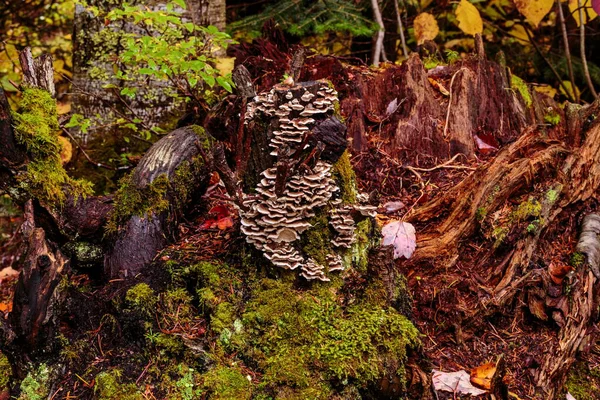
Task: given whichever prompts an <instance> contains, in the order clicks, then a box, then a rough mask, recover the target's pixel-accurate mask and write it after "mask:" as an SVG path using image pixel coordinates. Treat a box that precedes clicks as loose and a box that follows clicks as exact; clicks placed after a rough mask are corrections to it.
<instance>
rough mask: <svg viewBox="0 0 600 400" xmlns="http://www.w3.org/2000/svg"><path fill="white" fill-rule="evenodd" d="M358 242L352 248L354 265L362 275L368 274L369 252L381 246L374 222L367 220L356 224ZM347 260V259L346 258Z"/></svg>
mask: <svg viewBox="0 0 600 400" xmlns="http://www.w3.org/2000/svg"><path fill="white" fill-rule="evenodd" d="M354 235H355V237H356V241H355V242H354V244H353V245H352V247H351V248H350V253H349V254H350V256H351V260H352V265H353V266H354V267H355V268H356V269H357V270H358V271H359V272H362V273H366V272H367V266H368V264H369V251H370V250H371V249H373V248H376V247H377V246H378V245H379V241H380V237H379V234H378V233H375V232H374V231H373V221H372V220H371V219H365V220H362V221H360V222H359V223H357V224H356V230H355V231H354ZM346 258H347V257H346Z"/></svg>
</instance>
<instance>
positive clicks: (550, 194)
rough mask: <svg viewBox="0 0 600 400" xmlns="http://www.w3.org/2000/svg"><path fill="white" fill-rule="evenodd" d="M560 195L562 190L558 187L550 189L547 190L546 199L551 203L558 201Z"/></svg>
mask: <svg viewBox="0 0 600 400" xmlns="http://www.w3.org/2000/svg"><path fill="white" fill-rule="evenodd" d="M559 196H560V192H559V191H558V190H556V189H548V191H547V192H546V201H547V202H548V203H550V204H554V203H556V200H558V197H559Z"/></svg>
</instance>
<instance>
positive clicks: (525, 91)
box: [510, 74, 533, 107]
mask: <svg viewBox="0 0 600 400" xmlns="http://www.w3.org/2000/svg"><path fill="white" fill-rule="evenodd" d="M510 87H511V88H512V89H513V90H516V91H518V92H519V93H520V94H521V97H522V98H523V101H524V102H525V105H526V106H527V107H531V105H532V104H533V101H532V100H531V94H530V93H529V88H528V87H527V83H525V81H524V80H523V79H521V78H519V77H518V76H516V75H514V74H512V75H511V81H510Z"/></svg>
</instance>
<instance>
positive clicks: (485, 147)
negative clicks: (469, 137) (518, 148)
mask: <svg viewBox="0 0 600 400" xmlns="http://www.w3.org/2000/svg"><path fill="white" fill-rule="evenodd" d="M473 137H474V138H475V143H476V144H477V148H478V149H479V150H480V151H481V152H482V153H484V154H488V153H491V152H494V151H496V150H498V148H497V147H494V146H492V145H489V144H487V143H486V142H484V141H483V140H482V139H481V138H480V137H479V136H477V135H473Z"/></svg>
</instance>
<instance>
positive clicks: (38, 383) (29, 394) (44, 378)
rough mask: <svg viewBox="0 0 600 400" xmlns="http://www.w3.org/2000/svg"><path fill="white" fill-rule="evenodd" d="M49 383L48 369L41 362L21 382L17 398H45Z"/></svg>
mask: <svg viewBox="0 0 600 400" xmlns="http://www.w3.org/2000/svg"><path fill="white" fill-rule="evenodd" d="M49 383H50V369H49V368H48V366H47V365H46V364H41V365H39V366H38V367H37V369H35V370H33V371H31V372H29V373H28V374H27V376H26V377H25V379H23V381H22V382H21V395H20V396H19V400H46V398H47V397H48V394H49V393H50V387H49Z"/></svg>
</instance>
